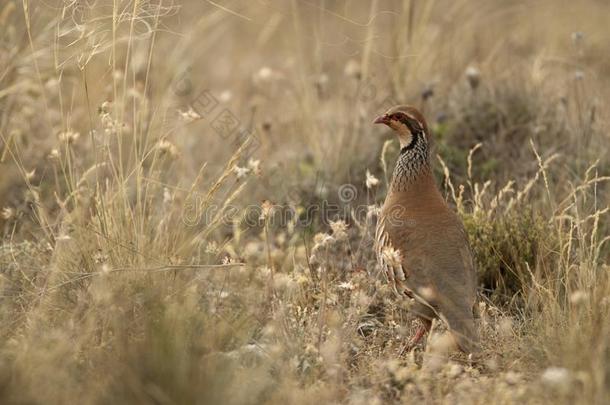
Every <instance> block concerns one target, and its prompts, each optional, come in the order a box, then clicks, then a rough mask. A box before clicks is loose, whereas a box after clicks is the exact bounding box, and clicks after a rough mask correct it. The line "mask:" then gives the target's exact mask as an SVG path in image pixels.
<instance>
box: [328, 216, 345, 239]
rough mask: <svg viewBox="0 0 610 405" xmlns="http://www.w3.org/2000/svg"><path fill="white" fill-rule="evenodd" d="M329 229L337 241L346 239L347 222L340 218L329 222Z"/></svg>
mask: <svg viewBox="0 0 610 405" xmlns="http://www.w3.org/2000/svg"><path fill="white" fill-rule="evenodd" d="M330 229H332V231H333V238H335V240H337V241H342V240H346V239H347V224H346V223H345V221H343V220H342V219H339V220H337V221H334V222H333V221H331V222H330Z"/></svg>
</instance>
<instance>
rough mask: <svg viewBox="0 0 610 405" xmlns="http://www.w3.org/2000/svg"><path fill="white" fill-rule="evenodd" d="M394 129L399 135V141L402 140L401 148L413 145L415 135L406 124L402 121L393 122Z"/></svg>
mask: <svg viewBox="0 0 610 405" xmlns="http://www.w3.org/2000/svg"><path fill="white" fill-rule="evenodd" d="M392 128H393V129H394V130H395V131H396V133H397V134H398V139H399V140H400V146H401V147H404V146H407V145H409V144H410V143H411V140H412V139H413V135H412V134H411V131H409V128H408V127H407V126H406V125H405V124H403V123H402V122H400V121H396V120H392Z"/></svg>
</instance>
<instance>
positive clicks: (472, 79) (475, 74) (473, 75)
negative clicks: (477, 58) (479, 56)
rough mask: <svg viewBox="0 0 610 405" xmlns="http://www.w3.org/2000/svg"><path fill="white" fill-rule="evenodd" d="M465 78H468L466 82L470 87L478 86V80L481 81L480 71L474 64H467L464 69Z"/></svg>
mask: <svg viewBox="0 0 610 405" xmlns="http://www.w3.org/2000/svg"><path fill="white" fill-rule="evenodd" d="M466 80H468V84H469V85H470V88H472V89H476V88H477V87H479V82H480V81H481V72H480V71H479V69H477V68H476V67H474V66H468V68H467V69H466Z"/></svg>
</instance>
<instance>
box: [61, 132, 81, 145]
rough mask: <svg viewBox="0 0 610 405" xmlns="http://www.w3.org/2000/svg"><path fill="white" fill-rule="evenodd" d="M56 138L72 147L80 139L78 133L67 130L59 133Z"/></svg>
mask: <svg viewBox="0 0 610 405" xmlns="http://www.w3.org/2000/svg"><path fill="white" fill-rule="evenodd" d="M57 137H58V138H59V140H60V141H61V142H66V143H67V144H69V145H72V144H73V143H75V142H76V141H77V140H78V138H80V133H78V132H76V131H71V130H68V131H64V132H60V133H59V134H58V135H57Z"/></svg>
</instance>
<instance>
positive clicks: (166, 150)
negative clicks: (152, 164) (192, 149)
mask: <svg viewBox="0 0 610 405" xmlns="http://www.w3.org/2000/svg"><path fill="white" fill-rule="evenodd" d="M157 150H158V151H159V153H160V154H162V155H167V156H169V157H170V158H176V157H178V148H176V146H175V145H174V144H173V143H171V142H170V141H168V140H167V139H161V140H160V141H159V142H157Z"/></svg>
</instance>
